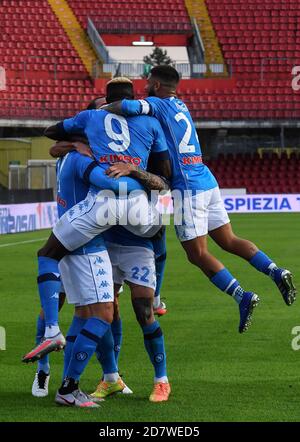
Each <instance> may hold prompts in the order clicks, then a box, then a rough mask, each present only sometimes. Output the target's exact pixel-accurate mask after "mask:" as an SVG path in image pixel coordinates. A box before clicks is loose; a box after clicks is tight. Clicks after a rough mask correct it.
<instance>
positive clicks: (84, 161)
mask: <svg viewBox="0 0 300 442" xmlns="http://www.w3.org/2000/svg"><path fill="white" fill-rule="evenodd" d="M74 167H75V168H76V175H77V177H78V178H79V179H81V180H83V181H84V182H85V183H86V184H87V185H89V184H92V185H94V186H96V187H97V188H98V189H100V190H101V189H102V190H111V191H112V192H114V193H116V194H117V193H118V192H119V184H120V183H119V180H113V179H112V178H110V177H108V176H107V175H106V174H105V171H104V169H103V168H101V167H99V164H98V163H97V161H96V160H94V159H91V158H88V157H86V156H83V155H77V158H76V161H75V162H74Z"/></svg>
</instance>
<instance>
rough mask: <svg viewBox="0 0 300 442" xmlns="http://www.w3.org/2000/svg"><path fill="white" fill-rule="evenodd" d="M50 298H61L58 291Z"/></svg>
mask: <svg viewBox="0 0 300 442" xmlns="http://www.w3.org/2000/svg"><path fill="white" fill-rule="evenodd" d="M50 298H54V299H58V298H59V293H58V292H55V293H53V295H52V296H50Z"/></svg>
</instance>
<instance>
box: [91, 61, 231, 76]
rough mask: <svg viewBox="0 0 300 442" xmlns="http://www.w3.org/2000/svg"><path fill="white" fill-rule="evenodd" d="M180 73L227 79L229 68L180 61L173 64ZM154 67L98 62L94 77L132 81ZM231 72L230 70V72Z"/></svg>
mask: <svg viewBox="0 0 300 442" xmlns="http://www.w3.org/2000/svg"><path fill="white" fill-rule="evenodd" d="M173 66H174V67H175V69H177V71H178V72H179V74H180V76H181V78H184V79H189V78H201V77H205V76H207V75H208V74H211V75H212V76H213V77H224V76H226V77H227V66H226V65H224V64H220V63H209V64H206V63H197V64H195V63H187V62H186V61H180V60H178V61H177V62H176V63H174V64H173ZM151 67H152V66H150V65H148V64H146V63H143V62H142V61H140V60H139V61H133V60H130V61H122V62H110V63H104V64H103V65H102V63H100V62H96V63H95V66H94V76H95V77H98V76H99V74H100V73H102V72H103V73H104V74H111V76H112V77H117V76H126V77H129V78H132V79H137V78H144V77H146V76H147V74H148V73H149V70H150V69H151ZM229 71H230V70H229Z"/></svg>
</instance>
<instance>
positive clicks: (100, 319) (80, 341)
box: [55, 302, 117, 407]
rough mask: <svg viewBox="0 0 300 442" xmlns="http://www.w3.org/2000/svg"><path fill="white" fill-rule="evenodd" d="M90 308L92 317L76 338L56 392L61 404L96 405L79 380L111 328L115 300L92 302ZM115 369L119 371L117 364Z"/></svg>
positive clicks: (56, 399) (57, 399) (58, 401)
mask: <svg viewBox="0 0 300 442" xmlns="http://www.w3.org/2000/svg"><path fill="white" fill-rule="evenodd" d="M89 309H90V317H89V318H88V319H87V320H86V322H85V324H84V326H83V328H82V329H81V331H80V332H79V334H78V335H77V337H76V339H75V342H74V345H73V349H72V354H71V358H70V362H69V366H68V368H67V370H66V377H65V379H64V381H63V383H62V385H61V387H60V388H59V390H58V392H57V394H56V398H55V401H56V403H59V404H61V405H69V406H71V405H75V406H80V407H94V406H95V404H94V403H93V402H91V401H90V400H89V397H88V396H87V395H85V394H84V393H83V392H81V391H80V389H79V381H80V377H81V375H82V373H83V371H84V370H85V368H86V366H87V364H88V362H89V361H90V359H91V357H92V356H93V354H94V353H95V351H96V348H97V345H98V344H99V341H100V339H101V338H102V337H103V336H104V335H105V333H106V332H107V330H108V329H109V328H110V324H111V322H112V320H113V302H102V303H101V302H99V303H96V304H91V305H89ZM114 371H115V372H117V367H116V366H115V370H114ZM83 395H84V396H85V398H84V397H83Z"/></svg>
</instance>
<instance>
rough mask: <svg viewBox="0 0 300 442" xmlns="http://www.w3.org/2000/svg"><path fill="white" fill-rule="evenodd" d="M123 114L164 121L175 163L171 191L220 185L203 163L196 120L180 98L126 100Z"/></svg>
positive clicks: (168, 143) (198, 189)
mask: <svg viewBox="0 0 300 442" xmlns="http://www.w3.org/2000/svg"><path fill="white" fill-rule="evenodd" d="M122 113H123V114H124V115H125V116H129V115H152V116H154V117H156V118H157V119H158V121H159V122H160V124H161V126H162V128H163V131H164V134H165V137H166V140H167V145H168V148H169V153H170V157H171V162H172V180H171V189H172V190H174V189H178V190H181V191H183V190H192V191H205V190H209V189H213V188H214V187H216V186H217V185H218V183H217V181H216V179H215V177H214V176H213V174H212V173H211V171H210V170H209V169H208V167H207V166H205V165H204V164H203V162H202V152H201V147H200V143H199V139H198V135H197V132H196V128H195V126H194V123H193V120H192V117H191V115H190V113H189V110H188V108H187V107H186V105H185V104H184V103H183V102H182V101H181V100H179V99H178V98H176V97H168V98H163V99H161V98H158V97H148V98H146V99H145V100H123V101H122Z"/></svg>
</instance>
